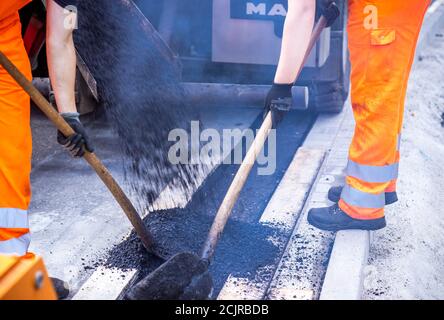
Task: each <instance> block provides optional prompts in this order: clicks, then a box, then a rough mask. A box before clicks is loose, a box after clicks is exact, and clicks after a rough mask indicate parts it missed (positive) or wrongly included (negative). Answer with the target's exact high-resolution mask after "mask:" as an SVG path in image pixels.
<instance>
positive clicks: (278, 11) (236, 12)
mask: <svg viewBox="0 0 444 320" xmlns="http://www.w3.org/2000/svg"><path fill="white" fill-rule="evenodd" d="M287 8H288V2H287V0H231V2H230V10H231V19H249V20H275V19H282V18H283V17H285V16H286V15H287Z"/></svg>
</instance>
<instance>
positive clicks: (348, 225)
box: [308, 0, 430, 231]
mask: <svg viewBox="0 0 444 320" xmlns="http://www.w3.org/2000/svg"><path fill="white" fill-rule="evenodd" d="M429 5H430V0H408V1H406V0H390V1H387V0H366V1H362V0H349V21H348V40H349V49H350V59H351V66H352V72H351V83H352V84H351V102H352V107H353V112H354V117H355V120H356V127H355V133H354V137H353V140H352V142H351V145H350V151H349V159H348V165H347V167H346V170H345V173H346V183H345V186H343V187H333V188H332V189H330V191H329V193H328V198H329V199H330V200H331V201H333V202H336V204H335V205H333V206H331V207H326V208H316V209H311V210H310V212H309V214H308V221H309V222H310V224H312V225H313V226H315V227H318V228H320V229H323V230H329V231H338V230H344V229H362V230H377V229H381V228H384V227H385V226H386V220H385V216H384V207H385V205H388V204H392V203H394V202H396V201H397V200H398V198H397V194H396V181H397V179H398V167H399V159H400V153H399V145H400V138H401V129H402V121H403V114H404V102H405V97H406V90H407V83H408V79H409V74H410V70H411V67H412V63H413V61H414V56H415V49H416V44H417V40H418V36H419V33H420V30H421V25H422V23H423V19H424V16H425V13H426V11H427V8H428V6H429Z"/></svg>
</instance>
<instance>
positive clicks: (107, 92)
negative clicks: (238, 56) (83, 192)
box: [75, 0, 206, 211]
mask: <svg viewBox="0 0 444 320" xmlns="http://www.w3.org/2000/svg"><path fill="white" fill-rule="evenodd" d="M78 16H79V28H78V30H76V32H75V43H76V48H77V50H78V52H79V53H80V55H81V56H82V57H83V59H84V60H85V62H86V64H87V65H88V67H89V68H90V70H91V73H92V74H93V76H94V77H95V79H96V81H97V85H98V91H99V95H100V98H101V103H102V104H103V106H104V108H105V111H106V116H107V119H108V121H109V122H110V123H111V126H112V128H113V129H114V130H115V131H116V132H117V135H118V137H119V142H120V146H121V148H122V150H123V153H124V155H125V159H124V164H125V165H124V166H125V176H126V178H127V181H128V182H129V184H130V185H131V188H132V190H133V191H134V192H135V194H136V195H137V198H138V202H139V203H138V204H139V209H140V210H145V209H147V210H149V211H151V210H152V207H151V206H152V204H153V202H154V201H155V199H156V198H157V197H158V195H159V194H160V193H161V192H162V190H164V189H165V187H166V186H169V187H170V188H171V189H173V190H177V192H179V193H181V195H182V198H183V197H185V198H190V197H191V195H192V193H193V192H194V191H195V190H196V188H197V187H198V183H197V182H196V181H197V180H198V177H200V176H202V175H203V174H204V172H206V168H205V166H203V165H196V164H194V165H191V164H190V165H188V164H172V163H171V162H170V161H169V159H168V151H169V149H170V147H171V146H172V145H173V144H174V143H175V141H168V135H169V133H170V132H171V130H173V129H177V128H182V129H185V130H187V132H189V130H190V123H191V120H198V119H197V117H196V116H195V115H194V114H192V112H190V110H189V109H188V107H187V105H186V99H185V98H184V97H185V93H184V90H183V88H182V86H181V84H180V72H178V68H177V64H175V63H174V62H175V61H172V60H171V57H169V56H168V54H166V52H165V50H164V49H165V48H163V47H162V46H161V45H159V42H158V41H157V40H158V39H156V37H153V34H152V31H151V25H150V24H149V22H148V21H147V20H146V19H145V18H144V17H143V15H142V14H141V13H140V11H138V9H137V7H135V5H134V4H133V2H132V1H128V0H118V1H106V0H94V1H93V0H84V1H80V2H79V7H78ZM179 198H180V197H175V196H174V194H171V195H170V196H169V198H167V199H163V201H164V202H165V203H168V205H169V206H174V205H180V204H177V203H176V201H178V200H176V199H179Z"/></svg>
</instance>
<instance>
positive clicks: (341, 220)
mask: <svg viewBox="0 0 444 320" xmlns="http://www.w3.org/2000/svg"><path fill="white" fill-rule="evenodd" d="M308 222H309V223H310V224H311V225H312V226H314V227H316V228H318V229H321V230H326V231H339V230H350V229H358V230H378V229H382V228H384V227H385V226H386V222H385V218H384V217H383V218H379V219H373V220H359V219H354V218H352V217H350V216H349V215H348V214H346V213H345V212H344V211H342V210H341V208H339V206H338V204H334V205H333V206H331V207H325V208H313V209H310V211H309V212H308Z"/></svg>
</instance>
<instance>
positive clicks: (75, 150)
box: [57, 112, 94, 157]
mask: <svg viewBox="0 0 444 320" xmlns="http://www.w3.org/2000/svg"><path fill="white" fill-rule="evenodd" d="M60 115H61V116H62V117H63V119H65V121H66V122H67V123H68V124H69V125H70V126H71V128H72V129H73V130H74V132H75V134H73V135H71V136H70V137H65V136H64V135H63V133H61V132H60V131H57V142H58V143H60V144H61V145H63V146H64V147H65V148H66V149H67V150H68V151H69V153H70V154H71V155H72V156H73V157H83V155H84V154H85V149H86V150H87V151H89V152H94V147H93V146H92V144H91V142H90V141H89V138H88V135H87V134H86V130H85V127H83V125H82V123H81V122H80V119H79V114H78V113H77V112H67V113H61V114H60Z"/></svg>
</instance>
